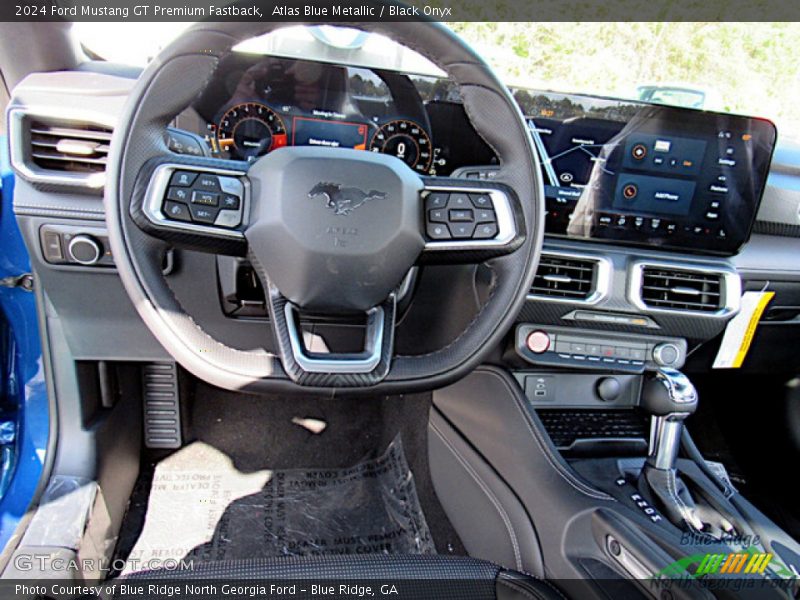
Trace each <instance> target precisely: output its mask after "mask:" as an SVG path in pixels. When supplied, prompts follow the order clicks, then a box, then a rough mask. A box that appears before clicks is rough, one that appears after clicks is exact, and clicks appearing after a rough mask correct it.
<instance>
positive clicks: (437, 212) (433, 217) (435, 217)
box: [428, 208, 447, 223]
mask: <svg viewBox="0 0 800 600" xmlns="http://www.w3.org/2000/svg"><path fill="white" fill-rule="evenodd" d="M428 221H431V222H432V223H447V211H446V210H444V209H442V208H437V209H434V210H429V211H428Z"/></svg>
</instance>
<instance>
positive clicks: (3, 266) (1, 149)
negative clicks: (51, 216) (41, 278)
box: [0, 136, 50, 549]
mask: <svg viewBox="0 0 800 600" xmlns="http://www.w3.org/2000/svg"><path fill="white" fill-rule="evenodd" d="M0 186H2V187H0V198H1V199H2V203H1V204H0V279H3V278H6V277H15V276H18V275H21V274H23V273H29V272H30V259H29V257H28V252H27V249H26V248H25V244H24V242H23V241H22V236H21V234H20V231H19V228H18V227H17V221H16V219H15V218H14V211H13V206H12V197H13V194H12V192H13V189H14V178H13V173H12V171H11V167H10V165H9V161H8V144H7V140H6V139H5V138H4V137H2V136H0ZM0 330H2V331H0V335H2V339H3V340H4V343H3V345H2V348H3V352H4V354H5V356H2V357H0V358H2V371H3V372H2V373H0V378H1V379H0V404H1V406H0V410H2V420H3V421H5V422H6V423H8V422H9V421H13V422H15V423H16V428H15V432H14V434H13V437H14V441H13V444H7V445H6V448H5V451H4V452H3V455H2V457H3V459H4V460H5V461H6V466H7V467H10V468H9V469H8V470H7V472H6V475H5V478H4V481H3V482H2V485H3V487H4V488H5V490H4V493H3V495H2V498H0V549H2V548H5V546H6V544H7V543H8V541H9V539H10V538H11V536H12V534H13V533H14V530H15V529H16V527H17V525H18V524H19V521H20V518H21V517H22V516H23V515H24V514H25V511H26V510H27V509H28V506H29V505H30V502H31V500H32V498H33V495H34V493H35V491H36V487H37V485H38V483H39V479H40V477H41V475H42V469H43V466H44V460H45V453H46V449H47V440H48V434H49V427H50V424H49V406H48V400H47V387H46V381H45V374H44V364H43V360H42V349H41V344H40V337H39V324H38V320H37V316H36V297H35V294H33V293H32V292H29V291H26V290H24V289H22V288H19V287H16V288H9V287H0ZM9 460H10V461H11V464H9V462H8V461H9Z"/></svg>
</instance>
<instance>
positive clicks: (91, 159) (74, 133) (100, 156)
mask: <svg viewBox="0 0 800 600" xmlns="http://www.w3.org/2000/svg"><path fill="white" fill-rule="evenodd" d="M29 131H30V160H31V162H33V163H34V164H35V165H36V166H37V167H39V168H40V169H42V170H45V171H61V172H64V171H66V172H72V173H103V172H105V169H106V162H107V160H108V150H109V145H110V143H111V133H112V131H111V129H110V128H109V127H103V126H100V125H89V124H82V125H77V124H69V125H67V124H60V123H59V124H55V123H52V122H51V123H46V122H43V121H40V120H31V121H30V129H29Z"/></svg>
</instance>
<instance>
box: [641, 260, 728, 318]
mask: <svg viewBox="0 0 800 600" xmlns="http://www.w3.org/2000/svg"><path fill="white" fill-rule="evenodd" d="M741 295H742V281H741V278H740V277H739V274H738V273H737V272H736V271H735V270H734V269H732V268H729V267H727V266H724V265H718V266H717V265H715V266H710V265H709V266H702V265H695V264H689V263H668V262H664V263H662V262H653V261H636V262H634V263H633V264H632V265H631V272H630V277H629V278H628V300H629V301H630V302H631V303H632V304H633V305H634V306H636V307H637V308H638V309H639V310H641V311H643V312H650V313H668V314H680V315H686V316H698V317H716V318H719V317H728V316H731V315H733V314H736V313H737V312H738V311H739V303H740V300H741Z"/></svg>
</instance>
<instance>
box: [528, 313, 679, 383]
mask: <svg viewBox="0 0 800 600" xmlns="http://www.w3.org/2000/svg"><path fill="white" fill-rule="evenodd" d="M515 347H516V351H517V354H519V355H520V356H521V357H522V358H524V359H525V360H526V361H528V362H529V363H532V364H535V365H547V366H553V367H567V368H581V369H595V370H606V371H624V372H630V373H639V372H642V371H644V370H645V369H657V368H659V367H671V368H673V369H678V368H680V367H682V366H683V363H684V362H685V360H686V340H684V339H682V338H667V337H662V336H651V335H636V334H630V333H616V332H605V331H603V332H600V331H592V330H586V329H577V328H572V327H552V326H550V325H533V324H524V325H519V326H518V327H517V330H516V335H515Z"/></svg>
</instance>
